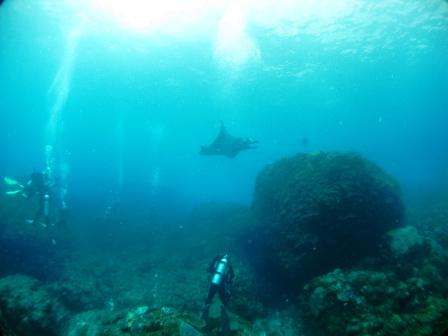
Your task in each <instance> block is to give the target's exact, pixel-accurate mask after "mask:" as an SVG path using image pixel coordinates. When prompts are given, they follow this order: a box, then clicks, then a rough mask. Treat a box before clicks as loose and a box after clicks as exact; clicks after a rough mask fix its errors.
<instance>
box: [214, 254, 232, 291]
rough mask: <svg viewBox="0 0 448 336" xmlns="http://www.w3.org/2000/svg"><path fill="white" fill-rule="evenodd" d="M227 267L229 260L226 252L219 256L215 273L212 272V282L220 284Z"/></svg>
mask: <svg viewBox="0 0 448 336" xmlns="http://www.w3.org/2000/svg"><path fill="white" fill-rule="evenodd" d="M228 267H229V260H228V259H227V254H226V255H224V257H222V258H221V260H220V261H219V263H218V266H217V267H216V271H215V274H213V278H212V284H215V285H220V284H221V282H222V279H223V278H224V275H225V274H226V273H227V269H228Z"/></svg>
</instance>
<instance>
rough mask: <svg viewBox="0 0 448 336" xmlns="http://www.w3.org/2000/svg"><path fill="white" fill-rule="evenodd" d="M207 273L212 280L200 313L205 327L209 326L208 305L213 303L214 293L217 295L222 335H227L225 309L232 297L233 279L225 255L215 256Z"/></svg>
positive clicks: (228, 327)
mask: <svg viewBox="0 0 448 336" xmlns="http://www.w3.org/2000/svg"><path fill="white" fill-rule="evenodd" d="M207 272H209V273H212V274H213V276H212V279H211V283H210V287H209V290H208V295H207V298H206V299H205V306H204V309H203V312H202V318H203V319H204V321H205V323H206V327H208V326H209V312H210V305H211V303H212V301H213V298H214V296H215V295H216V293H218V294H219V299H220V300H221V303H222V304H221V324H222V330H221V333H222V334H223V335H227V334H228V333H229V332H230V326H229V324H230V323H229V317H228V315H227V311H226V307H227V304H228V303H229V300H230V297H231V295H232V291H231V289H232V282H233V278H234V277H235V273H234V272H233V267H232V265H231V264H230V261H229V258H228V256H227V254H225V255H218V256H216V257H215V258H214V259H213V260H212V262H211V263H210V265H209V267H208V268H207Z"/></svg>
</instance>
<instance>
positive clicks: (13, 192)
mask: <svg viewBox="0 0 448 336" xmlns="http://www.w3.org/2000/svg"><path fill="white" fill-rule="evenodd" d="M21 192H22V190H21V189H19V190H10V191H6V192H5V194H6V195H17V194H18V193H21Z"/></svg>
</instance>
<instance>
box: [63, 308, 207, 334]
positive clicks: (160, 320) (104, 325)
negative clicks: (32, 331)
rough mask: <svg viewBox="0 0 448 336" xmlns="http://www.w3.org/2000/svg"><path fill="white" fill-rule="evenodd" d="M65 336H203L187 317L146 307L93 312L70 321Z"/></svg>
mask: <svg viewBox="0 0 448 336" xmlns="http://www.w3.org/2000/svg"><path fill="white" fill-rule="evenodd" d="M196 322H197V321H196ZM64 334H65V335H67V336H78V335H90V336H120V335H135V336H139V335H141V336H143V335H153V336H162V335H172V336H200V335H202V334H201V333H200V332H199V331H198V330H197V329H196V328H195V327H194V326H193V325H192V324H191V322H190V321H188V318H187V317H185V316H182V315H181V314H179V313H178V312H177V311H175V310H174V309H172V308H168V307H162V308H160V309H149V308H148V307H146V306H141V307H137V308H134V309H129V310H128V309H125V310H120V311H117V312H111V311H108V310H92V311H87V312H84V313H81V314H79V315H76V316H75V317H74V318H73V319H72V320H71V321H70V323H69V325H68V327H67V330H66V332H65V333H64Z"/></svg>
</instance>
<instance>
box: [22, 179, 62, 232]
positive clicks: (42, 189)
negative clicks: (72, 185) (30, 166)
mask: <svg viewBox="0 0 448 336" xmlns="http://www.w3.org/2000/svg"><path fill="white" fill-rule="evenodd" d="M53 187H54V183H52V182H51V181H50V177H49V174H48V172H47V171H42V172H41V171H37V170H34V171H33V173H32V174H31V177H30V179H29V181H28V182H27V184H26V185H25V187H24V188H23V191H22V195H23V197H25V198H26V199H30V198H32V197H33V196H34V195H36V198H37V211H36V214H35V215H34V218H33V220H32V222H31V223H32V224H33V225H34V224H37V222H38V221H39V220H40V218H41V217H44V223H45V226H49V225H50V203H51V201H52V188H53Z"/></svg>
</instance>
